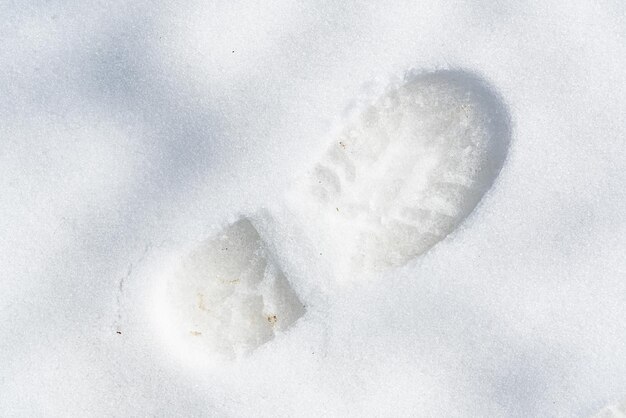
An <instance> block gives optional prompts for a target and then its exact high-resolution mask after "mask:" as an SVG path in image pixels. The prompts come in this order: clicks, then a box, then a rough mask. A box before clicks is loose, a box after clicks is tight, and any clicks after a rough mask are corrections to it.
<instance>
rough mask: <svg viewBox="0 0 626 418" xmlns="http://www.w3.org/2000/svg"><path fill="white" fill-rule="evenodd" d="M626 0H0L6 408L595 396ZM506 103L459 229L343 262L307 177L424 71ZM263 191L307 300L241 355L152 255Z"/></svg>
mask: <svg viewBox="0 0 626 418" xmlns="http://www.w3.org/2000/svg"><path fill="white" fill-rule="evenodd" d="M625 66H626V5H625V4H624V2H623V1H620V0H615V1H573V2H555V1H520V2H509V3H506V2H470V1H446V2H443V1H438V2H405V1H395V2H383V1H380V2H360V3H358V4H357V3H353V2H323V1H319V2H306V3H305V2H287V1H272V0H267V1H263V2H255V1H252V0H244V1H232V2H221V3H207V2H201V1H189V2H180V3H179V4H174V3H172V2H147V1H142V0H139V1H132V2H131V1H127V2H124V1H107V2H98V1H89V0H87V1H80V2H71V1H66V2H61V1H32V2H25V1H11V0H9V1H6V2H2V3H0V190H2V197H1V198H0V271H1V273H0V335H1V336H2V338H1V339H0V415H2V416H9V417H10V416H29V417H30V416H524V417H527V416H542V417H543V416H590V415H593V414H595V413H597V412H598V411H600V410H601V409H602V408H603V407H604V406H605V405H607V404H614V402H616V401H617V400H618V399H621V398H623V396H624V394H626V257H625V256H624V253H625V252H626V115H625V114H624V109H626V81H625V79H624V67H625ZM437 69H452V70H460V71H463V72H467V73H469V74H475V75H476V76H477V77H480V78H481V79H484V80H486V82H488V84H489V85H490V86H492V87H493V89H494V91H495V93H497V95H498V96H499V97H501V98H502V100H503V102H504V103H505V104H506V106H507V108H508V112H509V114H510V117H511V132H512V136H511V145H510V147H509V149H508V156H507V159H506V161H505V163H504V166H503V168H502V171H501V172H500V174H499V176H498V177H497V178H496V179H495V182H494V184H493V186H492V187H491V188H490V189H489V191H488V192H487V193H486V194H485V195H484V197H483V198H482V200H481V202H480V204H479V205H478V207H477V208H476V209H475V210H474V211H473V212H472V213H471V214H470V215H469V216H468V217H467V218H466V219H465V221H464V222H463V223H462V224H461V226H460V227H458V228H457V229H456V230H454V231H453V232H452V233H451V234H450V235H448V236H447V237H446V238H445V239H443V240H442V241H441V242H439V243H438V244H437V245H435V246H434V247H433V248H431V249H430V250H429V251H427V252H426V253H424V254H422V255H420V256H419V257H417V258H414V259H412V260H410V261H409V262H408V263H407V264H406V265H404V266H401V267H397V268H394V269H389V270H386V271H384V272H381V273H380V274H377V275H374V276H373V277H367V278H364V279H363V280H355V281H351V282H350V283H345V282H341V281H337V280H336V279H335V277H334V274H333V271H332V265H334V264H335V263H336V262H337V261H340V260H337V259H335V258H334V257H335V255H334V254H328V253H323V254H322V255H320V256H317V257H314V256H312V254H315V248H314V245H312V244H311V243H310V242H309V241H308V240H307V234H306V230H310V229H315V225H316V222H317V221H318V220H317V219H315V218H314V217H311V218H310V219H305V221H307V222H308V223H306V224H302V223H301V222H302V220H301V219H296V218H294V217H293V216H291V212H290V211H289V210H288V209H286V208H285V206H284V202H285V200H286V194H287V191H288V190H289V189H290V187H292V186H293V183H294V181H296V179H297V178H298V177H299V176H300V175H304V176H306V175H307V170H310V168H311V167H313V166H314V164H315V163H316V162H317V161H318V160H319V158H320V155H322V154H323V152H324V150H325V149H326V148H327V146H328V141H329V138H330V137H332V133H333V132H336V131H337V130H341V128H342V126H343V125H342V124H343V122H342V121H344V120H346V117H347V116H346V115H349V114H350V113H351V112H352V111H353V110H354V108H355V107H358V106H359V104H360V103H363V101H367V100H369V98H375V97H380V95H381V94H382V92H383V91H384V89H385V88H386V87H387V86H388V85H389V84H390V83H391V84H393V83H396V82H397V80H402V79H403V78H404V77H405V76H406V74H407V73H410V72H411V71H421V70H426V71H431V70H437ZM241 215H248V216H252V217H253V218H254V219H253V220H254V226H255V227H256V229H257V230H258V234H259V235H260V236H261V237H262V238H263V242H264V243H265V245H266V246H267V248H266V250H267V252H268V254H270V253H271V255H272V260H273V261H275V262H276V264H277V266H279V267H280V269H281V270H282V272H283V273H284V275H285V277H286V278H287V279H288V282H289V286H290V287H291V288H293V291H294V292H295V293H296V295H297V298H298V300H299V301H301V302H302V303H303V305H305V306H306V308H305V309H306V312H305V313H304V314H303V315H302V317H300V318H299V319H298V320H297V321H296V322H295V323H294V324H293V325H292V326H291V327H289V328H286V329H285V330H284V331H281V332H276V333H275V336H274V338H272V339H270V340H268V341H267V342H266V343H265V344H262V345H260V346H259V347H258V348H257V349H256V350H254V351H253V352H252V353H251V354H250V355H248V356H246V357H243V358H241V359H240V360H237V361H230V360H224V361H222V362H218V364H212V365H198V364H196V363H194V362H192V361H184V360H183V359H181V358H180V356H179V355H177V353H176V350H172V349H171V347H169V345H168V341H164V338H163V333H162V332H161V331H162V329H161V327H160V326H159V315H156V314H155V310H154V307H155V292H156V288H157V287H158V286H157V284H158V283H159V280H158V278H159V277H161V276H162V275H163V274H164V272H165V271H167V270H168V269H170V268H171V260H173V259H177V260H181V259H183V258H184V255H185V254H189V253H191V252H192V251H193V249H194V248H197V247H198V245H201V243H203V242H206V240H207V239H208V238H209V237H212V236H215V235H216V234H218V233H219V231H221V230H223V228H224V227H225V226H226V225H228V224H231V223H233V222H235V221H237V220H238V219H239V218H240V216H241Z"/></svg>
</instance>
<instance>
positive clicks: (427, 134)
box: [296, 71, 510, 277]
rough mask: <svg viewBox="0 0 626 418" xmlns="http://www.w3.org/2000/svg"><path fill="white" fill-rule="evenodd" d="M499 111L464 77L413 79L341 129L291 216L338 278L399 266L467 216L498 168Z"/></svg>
mask: <svg viewBox="0 0 626 418" xmlns="http://www.w3.org/2000/svg"><path fill="white" fill-rule="evenodd" d="M509 125H510V124H509V117H508V113H507V110H506V106H505V105H504V104H503V102H502V101H501V99H500V98H499V97H498V95H497V94H496V93H495V92H494V90H493V88H492V87H490V86H489V85H488V84H487V83H486V82H484V81H483V80H481V79H480V78H479V77H477V76H475V75H473V74H471V73H467V72H463V71H435V72H422V73H419V74H413V75H411V76H409V77H407V78H406V80H405V81H404V83H403V84H401V85H398V86H395V87H392V88H389V89H388V90H387V92H386V93H384V94H383V95H382V96H381V97H380V98H378V100H376V101H375V102H374V103H373V104H372V105H370V106H369V107H368V108H367V109H365V110H364V111H363V113H362V114H361V115H360V116H359V117H357V118H356V119H355V120H352V121H350V122H347V123H346V124H345V126H344V127H343V129H341V131H340V132H339V134H338V136H337V137H336V138H332V139H331V140H330V141H329V142H330V144H329V147H328V150H327V152H326V153H325V154H324V155H323V156H322V157H321V159H320V160H319V161H318V162H317V163H316V164H315V165H314V169H313V170H312V172H311V177H310V179H309V181H308V186H306V187H304V189H306V190H303V191H300V193H298V196H299V198H298V199H297V200H296V205H297V206H299V207H297V208H296V211H300V212H304V213H305V214H306V216H307V217H309V218H311V219H315V226H314V229H316V230H321V232H319V233H318V232H314V233H312V235H313V236H315V235H316V234H317V238H318V244H319V246H320V249H321V250H322V251H324V252H325V253H333V254H336V255H337V256H336V257H335V258H336V259H337V260H338V261H337V264H338V265H339V267H338V270H340V271H342V275H344V276H354V277H361V275H360V273H362V272H367V271H380V270H383V269H386V268H389V267H394V266H400V265H403V264H405V263H406V262H407V261H409V260H410V259H412V258H414V257H415V256H417V255H419V254H421V253H423V252H425V251H427V250H428V249H429V248H431V247H432V246H433V245H435V244H436V243H437V242H439V241H441V240H442V239H443V238H444V237H446V236H447V235H448V234H449V233H450V232H452V231H453V230H454V229H455V228H456V227H457V226H458V225H459V224H460V223H461V222H462V221H463V220H464V219H465V218H466V217H467V216H468V215H469V213H471V212H472V211H473V209H474V208H475V207H476V205H477V204H478V202H479V201H480V200H481V198H482V196H483V195H484V193H485V192H486V191H487V190H488V189H489V188H490V186H491V185H492V183H493V182H494V180H495V178H496V177H497V175H498V173H499V172H500V169H501V167H502V165H503V163H504V160H505V157H506V154H507V150H508V146H509V140H510V126H509Z"/></svg>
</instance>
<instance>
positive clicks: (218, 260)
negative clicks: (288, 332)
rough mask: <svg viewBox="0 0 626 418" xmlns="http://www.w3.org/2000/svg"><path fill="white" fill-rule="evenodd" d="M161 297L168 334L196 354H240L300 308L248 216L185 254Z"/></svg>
mask: <svg viewBox="0 0 626 418" xmlns="http://www.w3.org/2000/svg"><path fill="white" fill-rule="evenodd" d="M160 299H161V302H160V303H159V309H162V310H163V312H162V313H161V315H160V316H161V318H164V319H163V320H164V321H166V322H167V324H164V325H165V328H166V329H168V330H169V332H168V333H169V335H168V336H167V337H168V339H173V340H174V341H175V342H176V344H177V345H178V346H179V347H182V348H183V350H184V351H189V349H191V351H192V352H193V353H194V354H195V355H198V356H200V358H215V357H221V358H230V359H233V358H239V357H242V356H244V355H246V354H248V353H250V352H251V351H253V350H254V349H256V348H257V347H259V346H260V345H262V344H264V343H266V342H268V341H269V340H271V339H272V338H274V336H275V335H276V332H277V331H283V330H285V329H287V328H288V327H289V326H291V325H292V324H293V323H294V322H295V321H296V320H297V319H298V318H300V317H301V316H302V315H303V314H304V311H305V309H304V306H303V305H302V303H301V302H300V300H299V299H298V296H297V295H296V293H295V292H294V290H293V289H292V288H291V286H290V284H289V282H288V281H287V279H286V278H285V275H284V274H283V273H282V271H281V270H280V268H279V267H278V266H277V265H276V264H275V263H274V262H273V260H272V259H271V257H270V256H269V254H268V253H267V250H266V248H265V245H264V243H263V241H262V240H261V237H260V236H259V234H258V232H257V230H256V229H255V227H254V226H253V225H252V223H251V222H250V220H248V219H247V218H242V219H240V220H239V221H237V222H235V223H234V224H232V225H229V226H228V227H226V228H225V229H224V230H222V231H221V232H220V233H219V234H218V235H217V236H215V237H213V238H210V239H208V240H206V241H204V242H203V243H202V244H200V245H199V246H198V247H197V248H196V249H195V250H193V251H192V252H191V253H190V254H188V255H187V256H186V257H185V258H184V259H183V260H182V261H181V263H180V265H179V266H178V268H177V269H176V270H175V271H174V272H172V273H171V274H168V275H167V277H166V278H165V283H164V287H163V292H162V295H161V297H160Z"/></svg>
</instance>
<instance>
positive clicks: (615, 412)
mask: <svg viewBox="0 0 626 418" xmlns="http://www.w3.org/2000/svg"><path fill="white" fill-rule="evenodd" d="M593 418H626V398H624V399H622V400H621V402H618V403H615V404H612V405H609V406H607V407H605V408H603V409H602V410H600V411H599V412H598V413H597V414H596V415H594V416H593Z"/></svg>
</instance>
